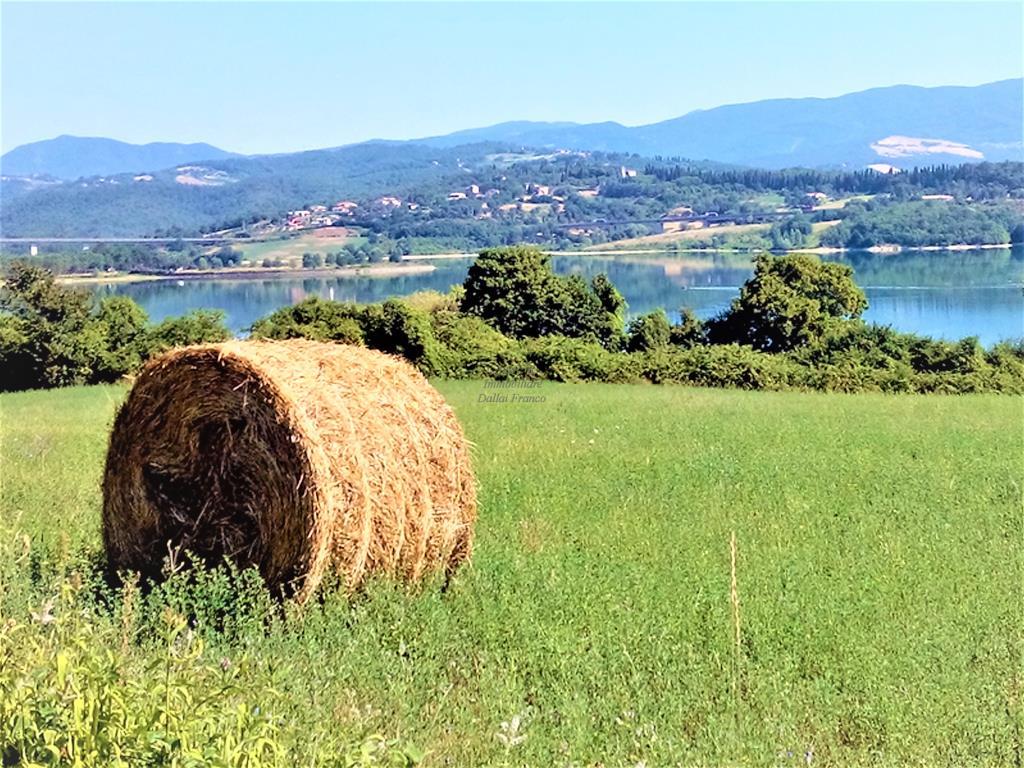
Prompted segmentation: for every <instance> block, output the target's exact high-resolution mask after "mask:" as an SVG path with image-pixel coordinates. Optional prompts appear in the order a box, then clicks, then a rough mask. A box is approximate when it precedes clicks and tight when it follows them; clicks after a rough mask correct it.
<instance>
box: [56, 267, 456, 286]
mask: <svg viewBox="0 0 1024 768" xmlns="http://www.w3.org/2000/svg"><path fill="white" fill-rule="evenodd" d="M436 269H437V267H435V266H433V265H432V264H403V263H398V264H393V263H382V264H367V265H358V266H347V267H335V268H333V269H327V268H318V269H302V268H294V267H259V268H255V269H253V268H245V269H232V268H224V269H206V270H202V271H199V270H187V271H182V272H168V273H167V274H143V273H135V272H108V273H102V274H87V275H86V274H75V273H71V274H62V275H57V276H56V279H57V281H58V282H61V283H65V284H68V285H94V284H108V283H109V284H127V283H156V282H163V283H166V282H182V283H187V282H200V281H203V280H277V279H282V278H296V277H302V278H313V279H324V278H331V277H337V278H353V277H391V276H392V275H417V274H423V273H426V272H433V271H434V270H436Z"/></svg>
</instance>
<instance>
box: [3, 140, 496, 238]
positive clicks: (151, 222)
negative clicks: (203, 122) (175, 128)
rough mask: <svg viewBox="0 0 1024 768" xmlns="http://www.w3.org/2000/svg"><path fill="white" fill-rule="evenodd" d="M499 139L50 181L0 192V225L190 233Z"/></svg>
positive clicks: (454, 170)
mask: <svg viewBox="0 0 1024 768" xmlns="http://www.w3.org/2000/svg"><path fill="white" fill-rule="evenodd" d="M502 148H503V147H501V146H499V145H493V144H492V145H488V144H480V145H474V146H467V147H455V148H438V147H425V146H420V145H415V144H389V143H383V142H381V143H367V144H357V145H353V146H349V147H342V148H339V149H330V150H316V151H311V152H299V153H294V154H284V155H261V156H256V157H236V158H228V159H222V160H215V161H209V162H204V163H202V164H198V165H197V164H190V165H188V166H177V167H171V168H168V169H165V170H162V171H156V172H153V173H149V174H142V175H140V174H121V175H115V176H107V177H102V178H101V177H94V178H90V179H85V180H82V181H79V182H75V183H73V184H51V185H46V186H40V187H37V188H36V189H33V190H32V191H27V192H24V193H22V194H19V195H5V196H4V200H3V206H2V208H0V230H2V232H3V234H4V236H7V237H16V236H37V237H44V236H49V237H82V236H93V237H98V236H107V237H146V236H154V235H161V234H174V235H179V234H180V235H188V234H198V233H200V232H207V231H212V230H216V229H220V228H224V227H230V226H235V225H237V224H238V223H240V222H243V221H246V220H249V221H252V220H259V219H263V218H270V217H277V216H280V215H281V214H282V213H283V212H285V211H287V210H289V209H292V208H300V207H302V206H305V205H309V204H311V203H319V202H332V201H337V200H340V199H342V198H345V197H365V196H373V195H382V194H397V195H402V194H406V193H408V192H409V191H410V190H412V189H414V188H415V187H417V185H421V184H424V183H426V182H430V181H436V180H439V179H441V178H443V177H446V176H458V175H459V174H464V173H466V169H468V168H470V167H472V166H474V165H477V164H479V163H481V162H484V161H485V158H487V157H488V156H489V155H491V154H493V153H495V152H498V151H500V150H501V149H502Z"/></svg>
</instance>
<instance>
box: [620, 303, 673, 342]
mask: <svg viewBox="0 0 1024 768" xmlns="http://www.w3.org/2000/svg"><path fill="white" fill-rule="evenodd" d="M627 335H628V337H629V340H628V341H627V343H626V349H627V350H629V351H630V352H646V351H648V350H650V349H661V348H662V347H667V346H668V344H669V340H670V338H671V336H672V326H671V325H669V322H668V316H667V315H666V314H665V310H663V309H659V310H656V311H654V312H650V313H648V314H646V315H641V316H640V317H638V318H636V319H635V320H634V321H633V322H631V323H630V324H629V330H628V331H627Z"/></svg>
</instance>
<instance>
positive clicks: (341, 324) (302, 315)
mask: <svg viewBox="0 0 1024 768" xmlns="http://www.w3.org/2000/svg"><path fill="white" fill-rule="evenodd" d="M365 314H366V309H365V308H364V307H360V306H357V305H355V304H346V303H343V302H339V301H326V300H324V299H321V298H319V297H316V296H313V297H311V298H308V299H306V300H305V301H301V302H299V303H298V304H295V305H293V306H290V307H282V308H281V309H278V310H276V311H275V312H273V313H271V314H270V315H268V316H267V317H264V318H261V319H259V320H257V321H256V322H255V323H253V325H252V327H251V328H250V329H249V332H250V334H251V335H252V337H253V338H255V339H278V340H280V339H313V340H314V341H337V342H340V343H342V344H355V345H358V346H363V344H364V343H365V341H364V335H363V317H364V315H365Z"/></svg>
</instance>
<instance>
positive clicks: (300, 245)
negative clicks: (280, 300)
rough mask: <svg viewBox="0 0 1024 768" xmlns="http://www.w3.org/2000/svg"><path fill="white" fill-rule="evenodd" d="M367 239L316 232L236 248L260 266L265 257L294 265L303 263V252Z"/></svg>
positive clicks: (331, 249)
mask: <svg viewBox="0 0 1024 768" xmlns="http://www.w3.org/2000/svg"><path fill="white" fill-rule="evenodd" d="M365 241H366V238H363V237H317V236H316V235H314V234H302V235H298V236H297V237H289V238H276V239H271V240H253V241H252V242H248V243H241V244H238V245H235V246H234V248H235V250H238V251H241V252H242V258H243V259H248V260H249V261H251V262H252V263H253V264H254V265H256V266H259V265H260V264H261V263H262V262H263V260H264V259H280V260H281V261H284V262H286V263H289V264H291V265H292V266H301V265H302V254H304V253H319V254H320V255H321V256H322V255H324V254H325V253H327V252H331V253H334V252H335V251H340V250H341V249H342V248H343V247H344V246H346V245H360V244H362V243H363V242H365Z"/></svg>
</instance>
